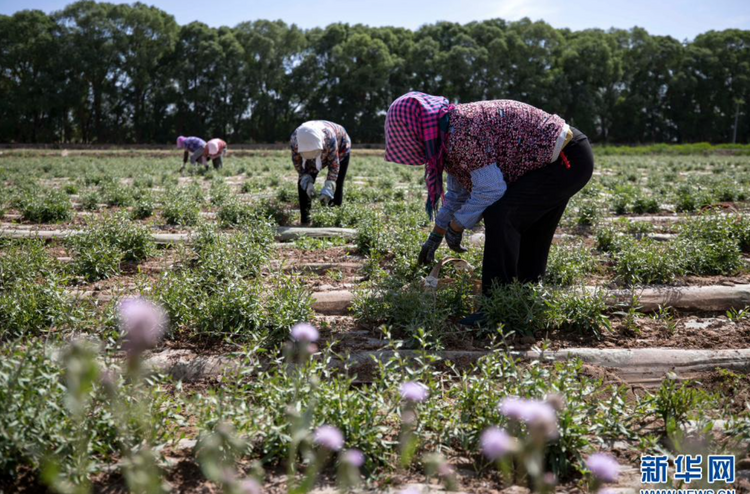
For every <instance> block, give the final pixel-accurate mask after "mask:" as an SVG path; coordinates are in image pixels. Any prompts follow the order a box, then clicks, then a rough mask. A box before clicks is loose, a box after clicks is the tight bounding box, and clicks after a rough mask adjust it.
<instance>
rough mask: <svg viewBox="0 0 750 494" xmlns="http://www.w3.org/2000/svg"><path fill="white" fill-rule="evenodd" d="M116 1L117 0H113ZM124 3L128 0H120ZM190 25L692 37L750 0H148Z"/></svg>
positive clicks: (743, 11) (734, 22) (737, 13)
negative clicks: (501, 28)
mask: <svg viewBox="0 0 750 494" xmlns="http://www.w3.org/2000/svg"><path fill="white" fill-rule="evenodd" d="M115 1H117V0H115ZM68 3H70V2H69V1H68V0H0V14H12V13H14V12H16V11H18V10H22V9H29V8H32V9H41V10H44V11H45V12H53V11H55V10H59V9H60V8H62V7H64V6H65V5H66V4H68ZM120 3H124V2H120ZM144 3H148V4H152V5H156V6H157V7H159V8H161V9H162V10H165V11H167V12H169V13H170V14H172V15H174V16H175V18H176V19H177V22H179V23H180V24H187V23H189V22H192V21H194V20H200V21H202V22H205V23H206V24H209V25H212V26H220V25H229V26H233V25H235V24H237V23H239V22H242V21H248V20H255V19H282V20H284V21H286V22H288V23H295V24H297V25H298V26H301V27H306V28H307V27H314V26H325V25H327V24H330V23H332V22H348V23H352V24H356V23H362V24H368V25H371V26H386V25H389V26H392V25H395V26H403V27H408V28H417V27H419V26H420V25H422V24H425V23H432V22H435V21H439V20H450V21H454V22H462V23H464V22H469V21H474V20H482V19H489V18H493V17H502V18H504V19H508V20H517V19H520V18H522V17H530V18H531V19H534V20H538V19H543V20H545V21H547V22H548V23H550V24H552V25H553V26H555V27H568V28H571V29H576V30H578V29H586V28H591V27H598V28H604V29H606V28H609V27H618V28H630V27H633V26H640V27H643V28H646V29H647V30H648V31H649V32H650V33H652V34H662V35H671V36H674V37H675V38H677V39H680V40H683V39H692V38H694V37H695V35H697V34H700V33H702V32H705V31H708V30H711V29H715V30H720V29H727V28H740V29H750V0H711V1H706V0H682V1H679V0H628V1H619V2H612V1H608V0H574V1H570V0H476V1H467V0H359V1H353V0H349V1H347V0H316V1H300V0H272V1H267V0H266V1H257V0H249V1H248V0H209V1H206V0H152V1H148V0H144Z"/></svg>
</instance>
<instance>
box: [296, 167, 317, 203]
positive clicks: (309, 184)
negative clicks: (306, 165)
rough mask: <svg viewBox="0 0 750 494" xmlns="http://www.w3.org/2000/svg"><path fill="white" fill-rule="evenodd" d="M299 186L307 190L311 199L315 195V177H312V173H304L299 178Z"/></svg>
mask: <svg viewBox="0 0 750 494" xmlns="http://www.w3.org/2000/svg"><path fill="white" fill-rule="evenodd" d="M299 186H300V187H302V190H304V191H305V192H307V197H309V198H310V199H312V198H313V197H315V179H314V178H312V175H308V174H307V173H305V174H304V175H302V176H301V177H300V179H299Z"/></svg>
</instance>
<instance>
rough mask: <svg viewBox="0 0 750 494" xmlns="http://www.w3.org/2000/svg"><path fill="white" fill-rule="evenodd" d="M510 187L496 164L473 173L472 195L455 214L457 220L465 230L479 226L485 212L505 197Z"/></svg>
mask: <svg viewBox="0 0 750 494" xmlns="http://www.w3.org/2000/svg"><path fill="white" fill-rule="evenodd" d="M506 190H508V186H507V185H506V184H505V179H503V172H502V171H500V167H498V166H497V165H495V164H494V163H493V164H492V165H489V166H485V167H484V168H480V169H479V170H474V171H473V172H472V173H471V195H470V196H469V200H468V201H466V202H464V204H463V206H461V209H459V210H458V212H456V213H455V215H454V216H455V219H456V221H458V222H459V223H460V224H461V225H462V226H463V227H464V228H471V227H473V226H474V225H476V224H477V222H478V221H479V218H481V217H482V213H484V210H485V209H487V208H488V207H490V206H491V205H492V204H494V203H495V202H496V201H497V200H499V199H500V198H501V197H503V196H504V195H505V191H506Z"/></svg>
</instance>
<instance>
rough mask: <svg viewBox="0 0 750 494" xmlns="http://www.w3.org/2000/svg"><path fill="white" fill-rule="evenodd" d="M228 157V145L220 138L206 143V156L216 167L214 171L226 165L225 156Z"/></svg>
mask: <svg viewBox="0 0 750 494" xmlns="http://www.w3.org/2000/svg"><path fill="white" fill-rule="evenodd" d="M226 155H227V143H226V142H224V141H223V140H221V139H219V138H214V139H211V140H210V141H208V142H207V143H206V156H207V157H208V159H210V160H211V162H212V163H213V165H214V169H215V170H218V169H219V168H221V167H222V166H223V164H224V160H223V158H224V156H226Z"/></svg>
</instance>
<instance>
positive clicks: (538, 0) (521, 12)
mask: <svg viewBox="0 0 750 494" xmlns="http://www.w3.org/2000/svg"><path fill="white" fill-rule="evenodd" d="M561 5H565V4H564V3H561V2H560V1H557V2H555V1H550V0H496V1H492V2H488V4H487V7H489V11H490V12H492V15H491V17H500V18H502V19H507V20H511V21H515V20H518V19H522V18H524V17H529V18H531V19H534V20H537V19H545V20H550V19H551V17H552V16H554V15H555V14H557V13H558V12H559V11H560V6H561Z"/></svg>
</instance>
